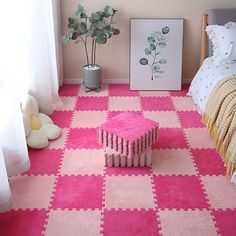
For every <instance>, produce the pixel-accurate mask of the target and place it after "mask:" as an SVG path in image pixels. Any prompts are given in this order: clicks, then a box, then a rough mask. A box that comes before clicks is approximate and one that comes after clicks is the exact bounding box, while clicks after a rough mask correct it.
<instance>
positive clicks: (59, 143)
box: [47, 128, 68, 149]
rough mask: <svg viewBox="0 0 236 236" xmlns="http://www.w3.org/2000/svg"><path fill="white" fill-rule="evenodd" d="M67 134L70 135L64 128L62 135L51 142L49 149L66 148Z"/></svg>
mask: <svg viewBox="0 0 236 236" xmlns="http://www.w3.org/2000/svg"><path fill="white" fill-rule="evenodd" d="M67 134H68V129H67V128H62V129H61V135H60V136H59V137H58V138H57V139H54V140H50V141H49V145H48V147H47V148H48V149H63V148H64V146H65V142H66V137H67Z"/></svg>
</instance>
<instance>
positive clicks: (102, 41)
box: [96, 37, 107, 44]
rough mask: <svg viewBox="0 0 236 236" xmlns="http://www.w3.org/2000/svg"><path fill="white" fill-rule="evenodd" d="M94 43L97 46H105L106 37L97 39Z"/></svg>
mask: <svg viewBox="0 0 236 236" xmlns="http://www.w3.org/2000/svg"><path fill="white" fill-rule="evenodd" d="M96 42H97V43H98V44H105V43H106V42H107V39H106V37H97V38H96Z"/></svg>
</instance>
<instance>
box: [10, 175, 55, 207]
mask: <svg viewBox="0 0 236 236" xmlns="http://www.w3.org/2000/svg"><path fill="white" fill-rule="evenodd" d="M54 183H55V176H52V175H51V176H16V177H11V179H10V187H11V191H12V197H13V208H14V209H19V208H23V209H25V208H47V207H48V206H49V202H50V198H51V195H52V191H53V186H54Z"/></svg>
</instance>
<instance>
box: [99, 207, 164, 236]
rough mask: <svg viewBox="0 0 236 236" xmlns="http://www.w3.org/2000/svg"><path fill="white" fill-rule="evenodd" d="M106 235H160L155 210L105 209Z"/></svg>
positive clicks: (104, 232)
mask: <svg viewBox="0 0 236 236" xmlns="http://www.w3.org/2000/svg"><path fill="white" fill-rule="evenodd" d="M103 235H104V236H120V235H127V236H136V235H140V236H142V235H143V236H145V235H148V236H158V235H159V231H158V223H157V219H156V214H155V211H152V210H149V211H135V210H134V211H130V210H126V211H121V210H117V211H115V210H109V211H107V210H105V212H104V231H103Z"/></svg>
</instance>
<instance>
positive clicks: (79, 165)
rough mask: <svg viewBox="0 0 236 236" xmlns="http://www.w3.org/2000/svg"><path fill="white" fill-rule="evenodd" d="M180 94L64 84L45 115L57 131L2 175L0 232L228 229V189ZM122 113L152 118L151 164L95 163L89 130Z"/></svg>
mask: <svg viewBox="0 0 236 236" xmlns="http://www.w3.org/2000/svg"><path fill="white" fill-rule="evenodd" d="M187 90H188V86H183V89H182V91H172V92H168V91H161V92H156V91H153V92H151V91H150V92H147V91H129V86H128V85H121V84H117V85H113V84H112V85H103V87H102V89H101V91H100V92H99V93H96V92H89V93H85V92H84V89H83V87H82V86H79V85H64V86H63V87H62V88H61V89H60V96H61V99H62V101H63V103H64V106H63V107H61V108H60V109H58V110H56V111H55V112H54V113H53V114H52V116H51V117H52V119H53V120H54V122H55V124H57V125H58V126H60V127H61V128H62V135H61V137H60V138H59V139H58V140H55V141H52V142H51V143H50V145H49V147H48V148H46V149H43V150H39V151H36V150H30V159H31V168H30V171H29V172H27V173H25V174H23V175H20V176H16V177H12V178H11V179H10V184H11V190H12V194H13V202H14V205H13V209H12V210H11V211H10V212H8V213H4V214H0V235H3V236H15V235H27V236H30V235H33V236H37V235H53V236H55V235H57V236H60V235H63V236H64V235H67V236H70V235H72V236H73V235H86V236H89V235H108V236H112V235H117V236H119V235H127V236H134V235H135V236H138V235H140V236H142V235H145V236H146V235H148V236H152V235H164V236H165V235H166V236H169V235H170V236H171V235H181V236H183V235H192V236H203V235H207V236H209V235H212V236H213V235H223V236H233V235H235V232H236V221H235V219H236V190H235V188H234V187H233V185H232V184H231V183H230V179H229V177H227V176H226V175H225V173H226V170H225V167H224V164H223V161H222V160H221V159H220V157H219V156H218V154H217V153H216V150H215V148H214V144H213V141H212V140H211V138H210V137H209V135H208V134H207V131H206V129H205V128H204V125H203V124H202V123H201V117H200V115H199V114H198V113H197V111H196V108H195V106H194V104H193V103H192V100H191V98H189V97H187V96H186V93H187ZM122 111H130V112H135V113H138V114H142V115H144V116H145V117H147V118H150V119H153V120H155V121H157V122H159V124H160V129H159V141H158V142H157V143H156V144H154V145H153V165H152V167H151V168H106V167H104V157H103V149H102V147H101V146H100V145H99V144H98V143H97V136H96V134H97V133H96V127H97V126H98V125H100V124H101V123H103V122H105V121H106V119H108V118H111V117H114V116H115V115H117V114H119V113H120V112H122ZM11 225H12V226H13V225H14V227H11Z"/></svg>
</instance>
